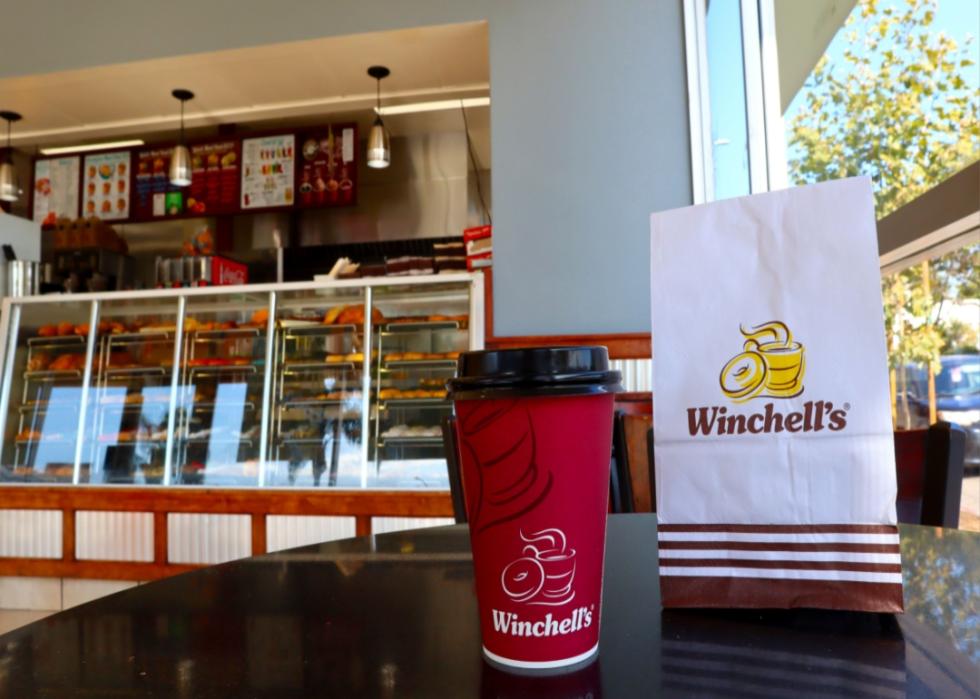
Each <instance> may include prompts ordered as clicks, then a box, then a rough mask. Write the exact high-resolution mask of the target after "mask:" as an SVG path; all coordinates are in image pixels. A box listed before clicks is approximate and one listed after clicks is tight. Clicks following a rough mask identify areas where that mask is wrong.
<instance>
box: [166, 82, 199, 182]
mask: <svg viewBox="0 0 980 699" xmlns="http://www.w3.org/2000/svg"><path fill="white" fill-rule="evenodd" d="M170 94H172V95H173V96H174V97H175V98H176V99H178V100H180V141H179V142H178V143H177V146H176V147H175V148H174V152H173V155H171V156H170V184H172V185H174V186H176V187H186V186H187V185H189V184H190V183H191V152H190V151H189V150H188V149H187V143H185V141H184V103H185V102H187V101H188V100H192V99H194V93H193V92H191V91H190V90H174V91H173V92H171V93H170Z"/></svg>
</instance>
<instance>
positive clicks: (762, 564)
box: [660, 557, 902, 577]
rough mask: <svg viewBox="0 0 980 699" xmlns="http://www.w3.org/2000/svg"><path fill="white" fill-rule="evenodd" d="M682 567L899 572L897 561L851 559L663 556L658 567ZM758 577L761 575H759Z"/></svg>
mask: <svg viewBox="0 0 980 699" xmlns="http://www.w3.org/2000/svg"><path fill="white" fill-rule="evenodd" d="M670 566H675V567H683V568H705V567H715V568H765V569H772V568H776V569H781V570H853V571H858V572H862V573H901V572H902V566H901V565H899V564H898V563H860V562H851V561H757V560H745V559H730V558H663V557H661V559H660V567H661V568H663V567H670ZM760 577H762V576H761V575H760Z"/></svg>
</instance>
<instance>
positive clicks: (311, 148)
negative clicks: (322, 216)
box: [296, 124, 357, 207]
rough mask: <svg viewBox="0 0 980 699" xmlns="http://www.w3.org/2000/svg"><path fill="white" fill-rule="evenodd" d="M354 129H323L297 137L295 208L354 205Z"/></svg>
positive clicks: (355, 142)
mask: <svg viewBox="0 0 980 699" xmlns="http://www.w3.org/2000/svg"><path fill="white" fill-rule="evenodd" d="M356 129H357V127H356V125H354V124H344V125H338V126H327V127H325V128H323V129H318V130H315V131H309V132H306V133H302V134H300V135H299V137H298V138H299V143H300V148H299V153H300V155H299V158H298V159H297V162H298V163H299V167H298V168H297V172H296V182H297V189H298V190H299V194H298V197H297V200H296V203H297V205H298V206H301V207H306V206H344V205H347V204H353V203H354V202H355V201H356V197H355V192H356V184H357V166H356V164H355V162H354V154H355V152H356V151H357V130H356Z"/></svg>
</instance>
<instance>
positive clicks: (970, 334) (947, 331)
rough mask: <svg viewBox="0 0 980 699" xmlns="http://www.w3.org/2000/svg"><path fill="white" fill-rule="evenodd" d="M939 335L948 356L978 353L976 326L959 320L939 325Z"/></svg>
mask: <svg viewBox="0 0 980 699" xmlns="http://www.w3.org/2000/svg"><path fill="white" fill-rule="evenodd" d="M939 333H940V334H941V335H942V338H943V346H944V347H945V348H946V352H947V353H948V354H978V353H980V338H978V333H977V328H976V325H968V324H967V323H964V322H962V321H959V320H951V321H949V322H948V323H940V324H939Z"/></svg>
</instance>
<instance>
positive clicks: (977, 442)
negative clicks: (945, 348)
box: [898, 354, 980, 469]
mask: <svg viewBox="0 0 980 699" xmlns="http://www.w3.org/2000/svg"><path fill="white" fill-rule="evenodd" d="M940 362H941V365H942V369H941V370H940V371H939V373H938V374H936V417H937V418H938V419H940V420H943V421H945V422H951V423H953V424H956V425H959V426H960V427H962V428H963V429H964V430H966V465H967V466H968V467H970V468H971V469H972V468H980V354H950V355H946V356H944V357H941V358H940ZM905 375H906V384H907V385H906V394H907V395H908V403H909V415H908V416H906V415H905V411H904V408H903V406H902V403H901V394H899V397H898V399H899V404H898V427H899V428H900V429H920V428H924V427H928V426H929V385H928V374H927V373H926V370H925V367H922V366H918V365H913V364H909V365H907V366H906V367H905ZM901 386H902V384H901V379H899V384H898V390H899V392H900V391H901Z"/></svg>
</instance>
